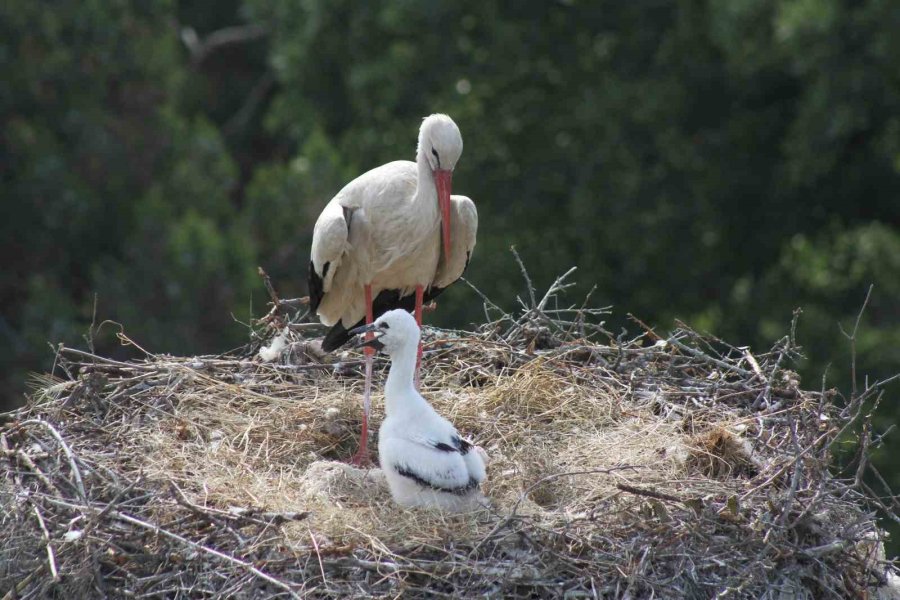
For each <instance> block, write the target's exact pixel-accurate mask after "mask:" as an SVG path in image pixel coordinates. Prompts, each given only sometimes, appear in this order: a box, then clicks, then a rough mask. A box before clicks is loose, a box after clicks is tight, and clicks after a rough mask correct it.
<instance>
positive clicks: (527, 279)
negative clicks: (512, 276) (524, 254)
mask: <svg viewBox="0 0 900 600" xmlns="http://www.w3.org/2000/svg"><path fill="white" fill-rule="evenodd" d="M509 249H510V251H511V252H512V253H513V256H515V257H516V262H517V263H519V270H521V271H522V277H524V278H525V283H526V284H527V285H528V297H529V298H531V306H530V308H535V307H537V300H536V299H535V297H534V285H533V284H532V283H531V277H529V276H528V270H527V269H526V268H525V263H523V262H522V258H521V257H520V256H519V253H518V252H517V251H516V247H515V246H510V247H509Z"/></svg>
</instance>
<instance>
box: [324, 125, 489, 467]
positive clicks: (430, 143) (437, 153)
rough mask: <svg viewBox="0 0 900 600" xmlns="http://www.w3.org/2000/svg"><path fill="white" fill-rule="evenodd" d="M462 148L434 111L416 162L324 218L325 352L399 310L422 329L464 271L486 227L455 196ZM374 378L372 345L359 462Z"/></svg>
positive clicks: (356, 187) (334, 204)
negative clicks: (425, 312)
mask: <svg viewBox="0 0 900 600" xmlns="http://www.w3.org/2000/svg"><path fill="white" fill-rule="evenodd" d="M462 148H463V143H462V136H460V133H459V128H457V126H456V123H454V122H453V120H452V119H451V118H450V117H448V116H447V115H440V114H435V115H431V116H429V117H427V118H425V120H424V121H423V122H422V126H421V128H420V129H419V143H418V148H417V150H416V162H410V161H394V162H390V163H387V164H386V165H382V166H380V167H377V168H375V169H372V170H371V171H368V172H367V173H364V174H363V175H360V176H359V177H357V178H356V179H354V180H353V181H351V182H350V183H348V184H347V185H346V186H345V187H344V188H343V189H342V190H341V191H340V192H338V194H337V195H336V196H335V197H334V198H332V200H331V201H330V202H329V203H328V205H327V206H326V207H325V210H323V211H322V214H321V215H319V218H318V220H317V221H316V226H315V230H314V231H313V242H312V251H311V257H310V258H311V259H310V265H309V279H308V282H309V297H310V307H311V309H312V310H313V311H315V312H317V313H318V315H319V318H320V319H321V321H322V323H324V324H325V325H329V326H331V330H330V331H329V332H328V334H327V335H326V336H325V339H324V340H323V342H322V349H323V350H325V351H326V352H330V351H332V350H334V349H336V348H338V347H340V346H341V345H343V344H344V343H345V342H346V341H347V340H348V339H349V338H350V335H349V333H348V330H350V329H352V328H354V327H357V326H359V325H361V324H363V323H372V322H373V321H374V320H375V318H377V317H378V316H379V315H381V314H383V313H384V312H386V311H388V310H391V309H394V308H405V309H406V310H413V311H414V313H415V317H416V323H418V324H419V325H421V323H422V304H423V303H424V302H427V301H429V300H431V299H432V298H435V297H436V296H438V295H439V294H440V293H441V292H442V291H443V290H444V289H445V288H446V287H447V286H448V285H450V284H451V283H453V282H454V281H456V280H457V279H459V277H460V276H461V275H462V273H463V271H464V270H465V268H466V266H467V265H468V263H469V258H470V257H471V254H472V251H473V249H474V248H475V235H476V230H477V228H478V213H477V211H476V210H475V204H474V203H473V202H472V201H471V200H470V199H469V198H467V197H465V196H451V195H450V185H451V178H452V175H453V169H454V168H455V167H456V163H457V161H458V160H459V157H460V154H462ZM442 241H443V243H442ZM418 357H419V359H420V357H421V345H420V346H419V350H418ZM419 359H417V364H418V361H419ZM371 382H372V352H371V351H370V349H367V351H366V381H365V390H364V393H363V426H362V434H361V436H360V448H359V452H358V453H357V454H356V455H355V457H354V458H353V462H357V463H366V462H368V450H367V439H368V418H369V407H370V404H371V401H370V397H371V385H372V383H371Z"/></svg>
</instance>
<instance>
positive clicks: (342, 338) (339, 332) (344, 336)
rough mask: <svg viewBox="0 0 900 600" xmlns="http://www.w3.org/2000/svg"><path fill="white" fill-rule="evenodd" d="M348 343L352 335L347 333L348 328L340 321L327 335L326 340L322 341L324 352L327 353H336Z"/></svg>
mask: <svg viewBox="0 0 900 600" xmlns="http://www.w3.org/2000/svg"><path fill="white" fill-rule="evenodd" d="M348 341H350V333H349V332H348V331H347V328H346V327H344V325H343V323H341V322H340V321H338V322H337V324H336V325H334V327H332V328H331V329H329V330H328V333H327V334H325V339H324V340H322V350H323V351H325V352H334V351H335V350H337V349H338V348H340V347H341V346H343V345H344V344H346V343H347V342H348Z"/></svg>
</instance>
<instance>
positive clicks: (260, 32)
mask: <svg viewBox="0 0 900 600" xmlns="http://www.w3.org/2000/svg"><path fill="white" fill-rule="evenodd" d="M179 33H180V34H181V41H182V42H183V43H184V45H185V47H186V48H187V49H188V52H190V53H191V64H192V65H193V66H195V67H196V66H198V65H199V64H200V63H202V62H203V61H204V60H206V59H207V58H208V57H209V55H210V54H212V53H214V52H216V51H218V50H221V49H222V48H225V47H227V46H233V45H235V44H245V43H247V42H252V41H255V40H258V39H260V38H263V37H265V36H267V35H269V28H268V27H266V26H265V25H259V24H255V25H238V26H235V27H225V28H223V29H218V30H216V31H213V32H212V33H210V34H209V35H207V36H206V37H204V38H203V39H202V40H201V39H200V36H199V35H197V30H196V29H194V28H193V27H191V26H186V27H182V28H181V31H180V32H179Z"/></svg>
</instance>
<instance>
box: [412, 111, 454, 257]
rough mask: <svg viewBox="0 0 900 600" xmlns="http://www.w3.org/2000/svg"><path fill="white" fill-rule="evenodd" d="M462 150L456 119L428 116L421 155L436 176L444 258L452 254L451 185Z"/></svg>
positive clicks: (423, 125) (420, 148) (436, 115)
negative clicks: (454, 120)
mask: <svg viewBox="0 0 900 600" xmlns="http://www.w3.org/2000/svg"><path fill="white" fill-rule="evenodd" d="M462 150H463V141H462V135H460V133H459V127H457V126H456V123H454V122H453V119H451V118H450V117H448V116H447V115H440V114H434V115H431V116H429V117H425V120H424V121H422V127H421V128H420V129H419V149H418V154H419V155H420V156H423V157H424V158H425V160H426V161H428V165H429V166H430V167H431V172H432V174H433V176H434V187H435V189H436V190H437V197H438V207H439V208H440V210H441V227H442V229H441V233H442V238H443V240H444V253H445V255H449V254H450V182H451V179H452V178H453V169H455V168H456V163H457V161H458V160H459V157H460V155H461V154H462Z"/></svg>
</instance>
